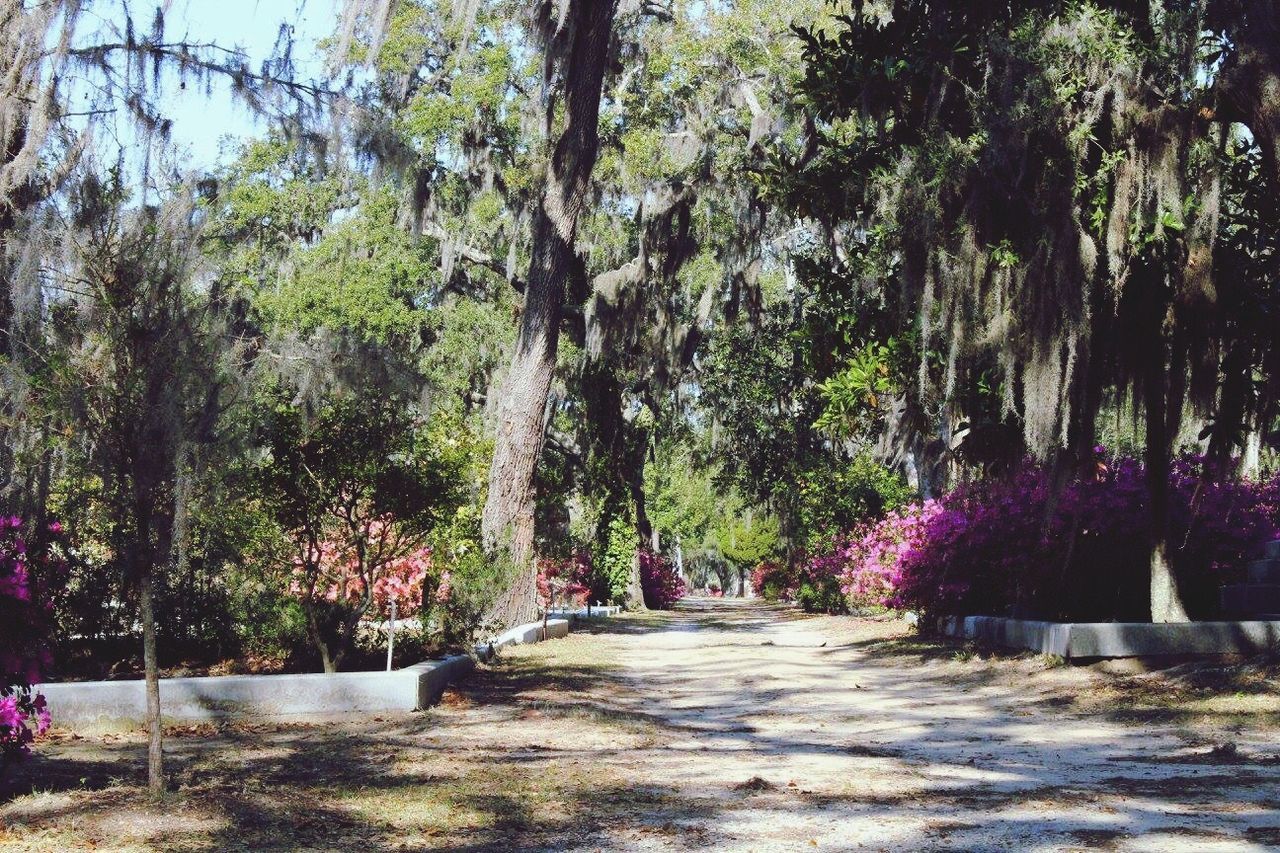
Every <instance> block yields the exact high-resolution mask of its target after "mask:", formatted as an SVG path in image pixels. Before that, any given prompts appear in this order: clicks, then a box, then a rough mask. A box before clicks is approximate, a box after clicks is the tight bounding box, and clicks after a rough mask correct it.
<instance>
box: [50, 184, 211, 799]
mask: <svg viewBox="0 0 1280 853" xmlns="http://www.w3.org/2000/svg"><path fill="white" fill-rule="evenodd" d="M69 201H70V206H69V214H68V217H67V219H66V220H65V221H64V222H62V223H61V225H60V227H61V228H62V229H63V233H64V235H65V236H64V239H65V243H64V245H65V246H66V251H67V254H66V256H65V257H63V258H61V259H59V261H60V262H59V263H57V264H56V265H55V266H54V269H55V270H56V271H57V274H58V278H57V279H56V284H55V285H54V290H55V292H59V293H60V294H61V295H60V297H59V298H58V299H57V300H55V302H54V304H53V305H52V306H51V309H50V310H51V315H52V319H51V323H50V325H51V328H50V331H49V335H50V340H49V342H48V345H47V346H42V347H41V348H40V350H38V352H39V353H40V354H41V355H42V357H43V361H42V362H41V363H35V364H33V365H32V366H33V367H34V368H36V369H37V372H36V373H35V374H34V375H33V376H32V384H33V386H34V387H35V388H36V389H38V391H39V393H40V394H41V396H42V397H43V398H44V399H43V400H42V402H43V403H44V404H45V405H46V406H47V407H48V410H49V412H50V413H51V419H52V420H53V423H54V424H55V425H57V426H59V427H60V428H62V429H65V430H69V431H71V432H72V433H73V434H74V435H76V436H77V439H78V440H77V441H76V442H75V444H74V445H73V452H76V453H77V454H82V456H81V459H80V463H81V464H83V465H84V466H85V467H86V469H88V470H89V471H92V472H93V474H94V475H95V476H97V477H99V478H100V479H101V483H102V493H101V501H102V502H103V504H104V506H105V508H106V513H105V519H106V521H105V523H106V536H105V539H106V542H107V544H108V546H109V548H110V551H111V554H112V563H113V564H114V567H115V568H116V569H117V570H118V571H119V573H120V577H121V579H122V582H123V586H124V588H125V589H126V590H129V591H130V592H132V593H133V594H135V595H136V597H137V601H138V605H139V615H140V619H141V622H142V630H143V658H144V664H145V668H146V682H147V690H146V692H147V723H148V728H149V731H150V742H149V747H148V762H147V766H148V786H149V787H150V788H151V790H152V791H157V792H158V791H161V790H163V787H164V774H163V759H162V739H161V721H160V688H159V680H158V679H159V674H158V662H157V651H156V624H155V608H154V604H155V598H154V587H155V576H156V574H157V573H158V572H162V571H164V570H165V569H166V567H168V566H169V565H170V561H171V560H173V559H174V558H175V554H181V553H182V549H183V548H185V544H184V543H183V542H182V541H181V532H182V530H183V529H184V527H185V524H186V513H187V508H186V502H185V500H184V498H185V495H186V491H185V489H184V488H183V487H182V486H181V483H182V481H183V480H184V478H186V477H188V476H189V471H190V467H191V456H192V449H193V448H194V447H197V446H200V445H203V444H210V443H213V442H216V441H217V440H218V430H217V427H218V418H219V415H220V414H221V411H222V408H223V407H224V405H225V404H226V400H227V397H228V395H230V394H232V393H234V387H235V383H234V381H233V377H234V369H233V368H232V367H231V364H229V363H228V361H227V360H226V359H225V357H226V356H227V355H229V354H231V353H230V352H229V350H228V346H227V338H225V337H224V336H223V335H222V334H221V329H220V322H221V319H222V316H223V315H222V314H221V311H222V309H223V308H224V307H225V306H223V305H221V304H220V302H219V295H218V293H217V291H216V290H215V291H208V290H204V291H200V290H197V289H196V288H195V287H194V286H193V284H194V279H195V278H196V276H197V274H198V272H199V270H200V266H201V258H200V250H199V247H200V240H199V231H200V224H201V216H200V214H199V208H198V206H197V205H196V202H195V199H194V197H193V196H192V195H191V194H190V193H187V192H184V191H183V190H182V189H181V188H179V189H178V190H176V191H174V192H172V193H170V194H166V196H165V197H164V198H163V199H162V200H161V203H160V204H159V205H157V206H150V205H147V206H130V197H129V193H128V191H127V190H126V189H125V188H124V186H123V184H122V181H121V176H120V174H119V173H118V172H114V171H113V172H108V173H107V174H106V175H99V174H98V173H96V172H94V171H89V170H85V171H83V172H82V174H81V176H80V178H79V180H77V182H76V183H75V185H74V187H73V191H72V193H71V195H70V199H69ZM175 548H176V549H177V550H175Z"/></svg>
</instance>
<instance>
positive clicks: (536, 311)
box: [483, 0, 616, 624]
mask: <svg viewBox="0 0 1280 853" xmlns="http://www.w3.org/2000/svg"><path fill="white" fill-rule="evenodd" d="M615 9H616V3H615V2H613V0H567V2H566V3H564V4H563V6H562V7H560V8H559V9H557V8H556V7H555V4H551V3H546V4H540V8H539V11H538V15H539V26H540V27H541V28H542V30H543V32H542V38H543V43H544V45H545V51H546V76H547V79H546V84H547V85H548V86H551V87H554V88H553V90H554V91H555V92H556V95H557V96H558V98H557V100H559V101H562V102H563V107H562V108H561V113H560V115H559V116H558V117H556V116H554V115H553V114H551V113H550V112H549V113H548V114H547V116H546V117H545V119H546V125H547V126H548V127H551V126H553V124H554V125H555V126H557V129H558V133H557V134H556V136H555V142H554V144H552V145H551V146H550V148H551V151H550V155H549V157H548V158H547V162H546V166H545V168H544V172H543V175H542V187H541V199H540V201H539V202H538V204H537V205H536V207H535V208H534V211H533V223H532V226H531V235H532V243H531V247H530V260H529V275H528V278H527V280H526V282H525V291H524V307H523V310H522V312H521V315H520V328H519V333H518V335H517V337H516V345H515V352H514V353H513V355H512V358H511V365H510V367H509V368H508V370H507V375H506V377H505V379H504V381H503V386H502V400H501V402H500V403H499V406H498V430H497V441H496V444H495V446H494V454H493V464H492V466H491V468H490V475H489V492H488V497H487V499H486V501H485V509H484V518H483V531H484V539H485V544H486V546H487V547H488V548H489V549H490V550H494V549H498V550H503V551H506V552H507V553H508V554H509V555H510V558H511V560H512V562H513V563H514V564H515V566H516V571H517V572H518V575H517V579H516V580H515V582H514V583H513V584H512V586H511V588H510V589H509V590H507V591H506V592H505V593H504V594H503V596H502V598H501V599H500V600H499V601H498V602H496V603H495V605H494V618H495V619H496V620H497V621H499V622H502V623H505V624H515V623H518V622H527V621H530V620H531V619H532V618H533V616H534V615H536V606H537V589H536V583H535V577H534V565H533V559H532V558H533V529H534V515H533V513H534V507H535V501H534V494H533V479H534V472H535V470H536V467H537V464H538V459H539V457H540V456H541V455H542V446H543V441H544V428H545V422H546V420H545V419H546V408H547V397H548V395H549V393H550V390H551V379H552V374H553V373H554V371H555V366H556V348H557V344H558V341H559V336H560V319H561V308H562V306H563V304H564V299H565V291H566V288H567V286H568V282H569V279H570V277H571V275H572V274H573V271H574V268H575V266H576V265H577V264H578V263H579V260H578V255H577V248H576V242H577V233H578V218H579V216H580V215H581V213H582V210H583V207H584V206H585V204H586V200H587V191H588V189H589V188H590V181H591V172H592V169H593V168H594V167H595V162H596V156H597V153H598V146H599V132H598V122H599V115H600V96H601V92H602V89H603V85H604V76H605V66H606V60H607V58H608V51H609V44H610V41H611V39H612V37H613V17H614V12H615ZM557 118H558V121H557Z"/></svg>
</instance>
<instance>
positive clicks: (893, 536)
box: [812, 500, 942, 607]
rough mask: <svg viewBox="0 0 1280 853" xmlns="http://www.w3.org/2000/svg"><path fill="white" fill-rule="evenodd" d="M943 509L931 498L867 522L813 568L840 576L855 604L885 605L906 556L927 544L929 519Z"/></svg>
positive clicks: (844, 590) (842, 588)
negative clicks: (926, 536)
mask: <svg viewBox="0 0 1280 853" xmlns="http://www.w3.org/2000/svg"><path fill="white" fill-rule="evenodd" d="M940 512H942V505H941V504H940V503H939V502H938V501H932V500H930V501H925V502H924V503H920V504H909V505H907V506H904V507H902V508H901V509H898V510H895V511H893V512H890V513H889V514H888V515H886V516H885V517H884V518H883V519H880V520H879V521H874V522H871V521H869V522H864V523H863V524H860V525H858V526H857V527H856V528H854V530H853V531H852V532H851V533H850V534H849V536H847V537H845V538H843V539H842V540H840V541H838V542H837V543H836V545H835V547H833V548H832V549H831V550H830V551H829V552H827V553H826V554H823V555H820V556H817V557H815V558H814V559H813V560H812V563H813V564H814V565H815V566H816V568H815V569H813V571H814V572H815V573H817V572H822V573H824V574H828V575H831V576H834V577H838V578H839V582H840V592H841V594H843V595H844V597H845V599H846V600H847V601H848V602H849V603H850V604H851V605H853V606H854V607H869V606H877V605H883V604H884V603H885V601H886V600H887V599H889V598H890V596H891V595H892V594H893V592H894V590H895V589H896V587H897V584H898V581H899V577H898V571H899V566H900V565H901V563H902V558H903V557H904V556H906V555H907V554H908V553H911V552H912V551H913V550H914V549H916V548H919V547H921V546H922V545H923V544H924V542H925V535H926V533H927V531H928V530H929V522H930V521H931V520H932V519H933V518H934V517H935V516H937V515H938V513H940Z"/></svg>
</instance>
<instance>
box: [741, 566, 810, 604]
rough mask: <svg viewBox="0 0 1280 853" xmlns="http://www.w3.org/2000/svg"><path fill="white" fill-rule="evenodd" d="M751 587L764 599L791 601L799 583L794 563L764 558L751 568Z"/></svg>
mask: <svg viewBox="0 0 1280 853" xmlns="http://www.w3.org/2000/svg"><path fill="white" fill-rule="evenodd" d="M751 588H752V589H753V590H755V593H756V595H758V596H760V597H761V598H763V599H765V600H766V601H792V600H794V599H795V595H796V591H797V590H798V589H799V588H800V583H799V580H798V578H797V573H796V571H795V564H793V563H788V562H780V561H777V560H765V561H763V562H761V563H759V564H757V565H756V567H755V568H754V569H752V570H751Z"/></svg>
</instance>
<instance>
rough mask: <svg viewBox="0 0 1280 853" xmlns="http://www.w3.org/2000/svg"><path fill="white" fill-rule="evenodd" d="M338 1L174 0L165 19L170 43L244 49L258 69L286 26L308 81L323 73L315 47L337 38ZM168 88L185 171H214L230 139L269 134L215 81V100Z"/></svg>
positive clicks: (300, 72) (195, 89)
mask: <svg viewBox="0 0 1280 853" xmlns="http://www.w3.org/2000/svg"><path fill="white" fill-rule="evenodd" d="M338 2H339V0H173V3H172V5H171V6H170V8H169V11H168V13H167V14H166V16H165V22H166V23H165V29H166V33H167V37H168V38H169V39H171V40H180V39H184V38H186V39H190V40H193V41H200V42H215V43H217V44H219V45H222V46H224V47H239V48H242V49H243V50H244V51H245V52H246V53H247V54H248V57H249V65H250V67H251V68H254V69H257V68H259V67H260V66H261V64H262V61H263V59H265V58H266V57H267V56H269V55H270V53H271V49H272V47H274V45H275V41H276V35H277V33H278V30H279V27H280V24H281V23H287V24H289V25H291V26H293V27H294V39H295V48H294V57H295V64H296V66H297V69H298V76H299V77H300V78H302V79H309V78H312V77H318V76H320V74H321V73H322V71H323V62H322V61H321V60H320V59H319V58H318V57H317V56H316V52H315V45H316V42H317V41H318V40H319V39H321V38H325V37H327V36H330V35H332V34H333V31H334V29H335V27H336V23H337V16H338V14H339V7H338ZM135 11H137V10H135ZM167 88H168V90H169V92H168V93H167V96H166V106H167V107H168V110H167V112H168V114H169V115H170V117H172V118H173V120H174V127H173V132H172V141H173V142H174V143H175V144H176V146H177V149H178V150H179V151H180V152H183V161H184V166H186V167H188V168H190V169H192V170H204V169H207V168H212V167H214V166H216V165H218V164H219V163H220V162H223V161H225V160H226V159H227V157H225V156H222V155H220V149H221V147H222V145H223V142H224V138H225V137H228V136H229V137H232V138H234V139H246V138H250V137H253V136H257V135H260V134H261V133H263V132H264V130H265V127H264V126H263V125H262V123H261V122H258V121H256V120H255V119H254V118H253V117H252V116H251V115H250V114H249V112H248V111H247V110H245V109H244V107H242V106H240V105H238V104H236V103H235V100H234V99H233V98H232V97H231V94H230V92H229V90H228V88H227V85H226V84H225V83H223V82H218V81H215V83H214V86H213V95H212V96H211V97H205V95H204V92H203V87H190V88H188V89H186V90H178V89H177V87H176V86H169V87H167Z"/></svg>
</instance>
